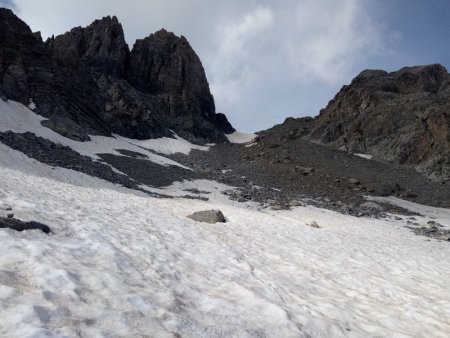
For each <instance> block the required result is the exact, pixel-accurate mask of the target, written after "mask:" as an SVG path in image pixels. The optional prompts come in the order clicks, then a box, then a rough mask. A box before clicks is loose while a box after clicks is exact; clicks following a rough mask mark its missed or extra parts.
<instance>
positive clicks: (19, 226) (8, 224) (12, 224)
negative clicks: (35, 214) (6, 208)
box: [0, 217, 51, 234]
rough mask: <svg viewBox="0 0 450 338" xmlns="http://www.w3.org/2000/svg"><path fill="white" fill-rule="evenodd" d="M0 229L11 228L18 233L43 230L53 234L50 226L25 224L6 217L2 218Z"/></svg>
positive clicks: (32, 223)
mask: <svg viewBox="0 0 450 338" xmlns="http://www.w3.org/2000/svg"><path fill="white" fill-rule="evenodd" d="M0 228H10V229H13V230H16V231H24V230H41V231H42V232H44V233H46V234H48V233H50V232H51V229H50V227H49V226H48V225H45V224H42V223H39V222H35V221H30V222H23V221H21V220H18V219H15V218H5V217H0Z"/></svg>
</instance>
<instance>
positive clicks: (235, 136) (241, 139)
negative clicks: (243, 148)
mask: <svg viewBox="0 0 450 338" xmlns="http://www.w3.org/2000/svg"><path fill="white" fill-rule="evenodd" d="M226 136H227V138H228V141H230V142H231V143H249V142H252V141H253V140H254V139H255V137H256V134H248V133H243V132H240V131H235V132H234V133H232V134H228V135H226Z"/></svg>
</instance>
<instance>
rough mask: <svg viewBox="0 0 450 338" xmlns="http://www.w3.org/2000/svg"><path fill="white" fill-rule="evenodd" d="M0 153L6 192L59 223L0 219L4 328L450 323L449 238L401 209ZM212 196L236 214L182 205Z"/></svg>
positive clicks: (217, 332)
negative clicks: (163, 189)
mask: <svg viewBox="0 0 450 338" xmlns="http://www.w3.org/2000/svg"><path fill="white" fill-rule="evenodd" d="M0 155H1V156H0V158H2V159H1V166H0V177H2V179H1V180H0V201H1V203H2V205H3V206H4V205H10V206H12V207H13V210H14V213H15V214H16V217H17V218H19V219H22V220H24V221H28V220H35V221H38V222H42V223H46V224H48V225H50V226H51V227H52V229H53V234H52V235H50V236H47V235H44V234H42V233H40V232H23V233H18V232H14V231H12V230H9V229H8V230H5V229H0V243H2V255H1V256H0V313H1V314H2V319H1V322H0V336H5V337H25V336H27V337H30V336H33V337H41V336H53V337H61V336H125V337H130V336H144V335H147V336H154V337H173V335H174V334H179V335H181V336H186V337H211V336H215V337H219V336H227V337H228V336H233V337H262V336H266V337H338V336H352V337H368V336H392V337H394V336H395V337H406V336H423V335H426V336H429V337H447V336H448V332H450V288H449V287H448V281H449V280H450V261H449V260H448V257H449V256H450V245H449V244H448V243H445V242H439V241H436V240H431V241H429V240H428V239H426V238H424V237H420V236H415V235H414V234H413V233H412V232H410V231H409V230H408V229H405V228H404V227H403V223H401V222H399V221H394V220H371V219H363V218H355V217H351V216H346V215H341V214H338V213H335V212H332V211H328V210H323V209H318V208H314V207H310V206H309V207H299V208H296V209H295V210H293V211H271V210H267V209H263V210H258V209H256V208H252V207H249V206H244V207H243V206H242V205H241V204H234V203H231V202H229V201H227V200H226V199H225V198H222V199H221V198H219V197H220V196H221V195H220V194H219V193H218V191H220V189H224V188H226V186H223V187H221V186H219V185H218V184H216V183H214V182H210V183H206V182H205V181H200V182H196V183H190V184H189V183H186V182H185V183H179V184H178V186H176V187H175V186H174V187H172V189H174V191H176V190H177V189H178V190H183V189H185V188H191V187H194V186H197V188H198V189H199V190H206V191H210V192H211V194H210V195H211V196H210V197H211V200H210V201H207V202H205V201H198V200H186V199H156V198H151V197H147V196H144V195H142V194H139V193H132V192H131V191H130V190H127V189H124V188H120V189H119V187H117V186H114V185H112V184H109V183H107V182H103V181H101V180H98V179H95V178H88V177H87V176H86V175H83V174H80V173H76V172H73V171H71V170H66V169H60V168H57V169H52V168H50V167H48V166H45V165H43V164H41V163H38V162H36V161H34V160H31V159H27V158H26V156H24V155H23V154H20V153H18V152H15V151H13V150H8V147H6V146H2V148H1V149H0ZM22 160H23V161H24V163H22V162H19V161H22ZM37 175H41V176H42V177H39V176H37ZM53 175H55V176H57V177H53ZM44 176H45V177H44ZM49 177H53V178H49ZM56 179H57V180H56ZM83 179H85V180H86V181H84V180H83ZM68 182H72V184H69V183H68ZM83 182H84V183H83ZM95 182H97V183H95ZM80 185H83V186H80ZM214 191H215V193H214ZM205 209H220V210H222V211H223V212H224V214H225V216H226V217H227V219H228V222H227V223H224V224H220V225H211V224H206V223H198V222H194V221H192V220H190V219H188V218H186V215H188V214H190V213H192V212H194V211H199V210H205ZM447 216H448V215H447ZM447 216H446V215H445V214H442V217H447ZM312 221H315V222H317V223H318V224H319V225H320V227H321V228H320V229H317V228H313V227H310V226H309V225H308V224H310V223H311V222H312Z"/></svg>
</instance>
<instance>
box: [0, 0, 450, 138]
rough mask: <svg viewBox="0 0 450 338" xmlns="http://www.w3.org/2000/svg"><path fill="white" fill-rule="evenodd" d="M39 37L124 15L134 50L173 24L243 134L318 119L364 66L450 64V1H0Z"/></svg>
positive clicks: (219, 108) (218, 103) (172, 28)
mask: <svg viewBox="0 0 450 338" xmlns="http://www.w3.org/2000/svg"><path fill="white" fill-rule="evenodd" d="M0 4H1V5H3V6H7V7H12V8H13V9H14V10H15V11H16V13H17V14H18V15H19V16H20V17H21V18H22V19H23V20H24V21H25V22H27V23H28V24H29V25H30V26H31V28H32V30H33V31H41V32H42V35H43V36H44V37H48V36H49V35H51V34H55V35H56V34H61V33H63V32H65V31H67V30H69V29H70V28H72V27H74V26H85V25H88V24H89V23H90V22H92V21H93V20H94V19H96V18H100V17H102V16H106V15H116V16H117V17H118V18H119V20H120V21H121V22H122V25H123V27H124V31H125V36H126V39H127V42H128V44H129V45H130V47H131V46H132V45H133V43H134V41H135V39H136V38H143V37H145V36H147V35H149V34H150V33H152V32H154V31H156V30H158V29H160V28H162V27H164V28H166V29H168V30H170V31H173V32H175V33H176V34H178V35H181V34H182V35H184V36H186V37H187V38H188V40H189V41H190V43H191V45H192V46H193V47H194V49H195V50H196V52H197V54H198V55H199V56H200V58H201V60H202V61H203V65H204V67H205V71H206V74H207V77H208V80H209V83H210V86H211V91H212V92H213V95H214V97H215V100H216V107H217V111H218V112H223V113H225V114H226V115H227V116H228V117H229V119H230V121H231V122H232V124H233V125H234V126H235V128H237V129H239V130H243V131H258V130H262V129H266V128H269V127H271V126H272V125H274V124H276V123H281V122H282V121H283V120H284V119H285V118H286V117H288V116H296V117H298V116H306V115H310V116H314V115H316V114H318V112H319V111H320V109H321V108H323V107H325V106H326V104H327V103H328V101H329V100H330V99H332V98H333V97H334V95H335V94H336V92H337V91H338V90H339V89H340V88H341V87H342V85H344V84H348V83H349V82H350V81H351V79H352V78H353V77H354V76H356V75H357V74H358V73H359V72H360V71H362V70H364V69H368V68H371V69H385V70H388V71H392V70H396V69H399V68H401V67H404V66H413V65H419V64H431V63H441V64H443V65H444V66H445V67H447V69H449V67H450V44H449V36H450V1H449V0H432V1H425V0H340V1H335V0H284V1H277V0H247V1H243V0H228V1H226V2H224V1H222V2H215V1H214V2H213V1H209V0H152V1H147V0H134V1H123V0H97V1H90V0H78V1H61V0H41V1H36V0H15V1H13V0H0Z"/></svg>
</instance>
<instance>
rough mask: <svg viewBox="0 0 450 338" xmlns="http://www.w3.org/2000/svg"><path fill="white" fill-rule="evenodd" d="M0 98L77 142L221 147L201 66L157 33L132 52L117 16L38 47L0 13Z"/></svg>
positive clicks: (221, 119)
mask: <svg viewBox="0 0 450 338" xmlns="http://www.w3.org/2000/svg"><path fill="white" fill-rule="evenodd" d="M0 17H1V18H2V20H0V42H1V44H0V57H1V59H0V61H1V62H0V96H1V97H2V98H3V99H14V100H16V101H20V102H22V103H24V104H26V105H27V104H28V102H29V99H30V98H32V99H33V100H34V102H35V104H36V106H37V108H36V112H37V113H39V114H40V115H43V116H45V117H47V118H48V119H49V120H48V121H46V122H45V123H46V126H48V127H49V128H52V129H53V130H55V131H57V132H59V133H61V134H63V135H65V136H67V137H71V138H73V139H76V140H86V139H88V138H89V137H88V134H91V135H96V134H100V135H110V134H111V133H117V134H119V135H122V136H126V137H130V138H138V139H146V138H153V137H161V136H169V137H170V136H172V131H174V132H175V133H177V134H178V135H180V136H182V137H184V138H186V139H188V140H190V141H194V142H200V143H203V142H226V141H227V138H226V137H225V135H224V133H231V132H233V131H234V129H233V127H231V125H230V124H229V122H228V120H227V119H226V117H225V116H224V115H223V114H216V113H215V105H214V99H213V97H212V95H211V92H210V90H209V84H208V81H207V79H206V75H205V71H204V69H203V66H202V64H201V61H200V59H199V57H198V56H197V54H196V53H195V51H194V50H193V49H192V47H191V46H190V45H189V42H188V41H187V40H186V38H184V37H178V36H176V35H175V34H173V33H170V32H167V31H166V30H164V29H162V30H160V31H158V32H156V33H154V34H151V35H149V36H148V37H146V38H144V39H140V40H137V41H136V43H135V44H134V47H133V49H132V50H131V51H130V50H129V47H128V45H127V44H126V41H125V37H124V32H123V29H122V25H121V24H120V22H119V20H118V19H117V18H116V17H115V16H112V17H111V16H107V17H104V18H102V19H100V20H96V21H94V22H93V23H92V24H90V25H89V26H87V27H84V28H83V27H76V28H73V29H72V30H70V31H69V32H67V33H64V34H62V35H60V36H56V37H52V38H50V39H48V40H47V41H46V43H45V44H44V43H43V42H42V41H41V39H40V38H39V35H38V34H33V33H32V32H31V30H30V29H29V27H28V26H27V25H26V24H25V23H24V22H23V21H21V20H20V19H19V18H17V17H16V16H15V15H14V13H13V12H12V11H11V10H6V9H2V10H0Z"/></svg>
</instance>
